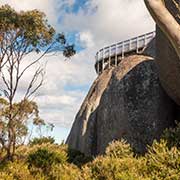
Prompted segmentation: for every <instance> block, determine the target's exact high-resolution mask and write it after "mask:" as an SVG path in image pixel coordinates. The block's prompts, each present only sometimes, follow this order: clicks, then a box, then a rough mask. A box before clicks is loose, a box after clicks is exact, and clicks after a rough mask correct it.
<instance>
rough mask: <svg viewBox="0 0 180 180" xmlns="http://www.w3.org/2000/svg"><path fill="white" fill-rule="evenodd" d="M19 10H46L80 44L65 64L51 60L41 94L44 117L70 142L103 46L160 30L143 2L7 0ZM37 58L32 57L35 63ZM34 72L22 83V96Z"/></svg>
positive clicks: (57, 136)
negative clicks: (76, 116) (98, 54)
mask: <svg viewBox="0 0 180 180" xmlns="http://www.w3.org/2000/svg"><path fill="white" fill-rule="evenodd" d="M6 3H8V4H9V5H11V6H12V7H14V8H15V9H16V10H29V9H40V10H41V11H44V12H45V13H46V15H47V18H48V20H49V22H50V24H52V25H53V26H54V27H55V29H56V30H57V31H58V32H65V34H66V35H67V37H68V40H69V41H70V42H72V43H75V44H76V48H77V54H76V55H75V56H74V57H73V58H72V59H71V60H70V61H64V57H62V54H61V53H59V55H58V56H55V57H46V58H45V61H48V63H47V66H46V77H45V82H44V85H43V87H42V88H41V89H40V91H39V92H38V93H37V95H36V99H35V100H36V101H37V103H38V105H39V108H40V112H41V116H42V118H43V119H44V120H45V121H47V122H51V123H53V124H54V125H55V126H56V128H55V129H54V132H53V133H52V135H53V136H54V137H55V139H56V141H57V142H61V141H62V140H63V139H64V140H65V139H66V137H67V135H68V133H69V131H70V128H71V126H72V123H73V121H74V118H75V115H76V113H77V112H78V110H79V108H80V106H81V104H82V102H83V99H84V98H85V96H86V94H87V92H88V90H89V87H90V86H91V84H92V83H93V81H94V80H95V78H96V73H95V70H94V61H95V59H94V56H95V54H96V51H97V50H98V49H100V48H102V47H103V46H106V45H110V44H111V43H114V42H117V41H121V40H125V39H127V38H130V37H133V36H136V35H140V34H143V33H146V32H150V31H152V30H154V22H153V21H152V19H151V17H150V15H149V14H148V12H147V10H146V8H145V6H144V3H143V0H1V1H0V5H2V4H6ZM34 56H36V55H35V54H32V55H31V56H30V57H28V58H27V59H28V60H31V59H32V58H33V57H34ZM30 76H31V72H29V73H27V74H26V77H25V80H24V81H22V82H21V86H20V88H19V89H20V91H19V94H18V97H21V92H22V91H23V88H24V87H25V86H26V83H27V80H28V79H29V78H30Z"/></svg>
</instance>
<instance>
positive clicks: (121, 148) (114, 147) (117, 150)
mask: <svg viewBox="0 0 180 180" xmlns="http://www.w3.org/2000/svg"><path fill="white" fill-rule="evenodd" d="M106 155H107V156H110V157H114V158H123V157H133V155H134V154H133V150H132V148H131V146H130V144H128V143H127V142H126V141H124V140H121V141H113V142H111V143H110V144H109V146H108V147H107V148H106Z"/></svg>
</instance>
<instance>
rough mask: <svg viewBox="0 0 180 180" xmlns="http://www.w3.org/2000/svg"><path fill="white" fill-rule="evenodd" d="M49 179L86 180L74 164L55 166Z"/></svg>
mask: <svg viewBox="0 0 180 180" xmlns="http://www.w3.org/2000/svg"><path fill="white" fill-rule="evenodd" d="M49 179H52V180H57V179H60V180H84V179H83V178H82V176H81V171H80V169H79V168H78V167H76V166H75V165H73V164H67V163H66V164H57V165H55V166H53V168H52V170H51V172H50V174H49Z"/></svg>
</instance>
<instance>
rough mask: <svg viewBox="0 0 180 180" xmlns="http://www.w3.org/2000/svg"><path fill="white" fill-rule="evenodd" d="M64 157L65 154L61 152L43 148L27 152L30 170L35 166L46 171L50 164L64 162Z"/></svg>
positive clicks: (49, 168)
mask: <svg viewBox="0 0 180 180" xmlns="http://www.w3.org/2000/svg"><path fill="white" fill-rule="evenodd" d="M66 159H67V158H66V155H65V154H63V153H61V152H53V151H49V150H47V149H45V148H43V149H38V150H37V151H35V152H33V153H31V154H29V155H28V158H27V163H28V167H29V169H30V170H33V171H34V170H36V168H37V169H40V170H42V172H44V173H48V172H49V171H50V170H51V167H52V165H55V164H62V163H65V162H66Z"/></svg>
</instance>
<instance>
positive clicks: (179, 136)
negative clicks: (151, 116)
mask: <svg viewBox="0 0 180 180" xmlns="http://www.w3.org/2000/svg"><path fill="white" fill-rule="evenodd" d="M162 138H163V139H165V140H166V141H167V143H168V146H169V147H173V146H176V147H178V148H179V147H180V123H178V122H177V123H176V127H174V128H169V129H166V130H165V131H164V133H163V135H162Z"/></svg>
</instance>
